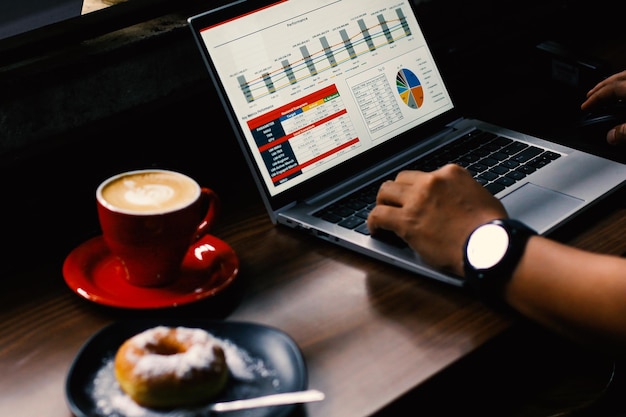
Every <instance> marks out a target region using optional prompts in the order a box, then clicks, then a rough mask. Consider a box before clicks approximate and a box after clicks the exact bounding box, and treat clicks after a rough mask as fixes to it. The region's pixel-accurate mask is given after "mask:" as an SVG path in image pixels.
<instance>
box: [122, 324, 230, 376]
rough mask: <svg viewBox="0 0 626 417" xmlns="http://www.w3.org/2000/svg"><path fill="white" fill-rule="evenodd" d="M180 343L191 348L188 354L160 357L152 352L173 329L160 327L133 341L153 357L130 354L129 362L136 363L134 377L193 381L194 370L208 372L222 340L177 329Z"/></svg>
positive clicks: (187, 329) (197, 330)
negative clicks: (168, 375) (158, 377)
mask: <svg viewBox="0 0 626 417" xmlns="http://www.w3.org/2000/svg"><path fill="white" fill-rule="evenodd" d="M174 331H175V335H176V339H177V341H178V342H179V343H180V344H181V345H186V346H189V348H188V349H187V350H186V351H185V352H180V353H174V354H168V355H164V354H160V353H158V352H151V350H153V349H154V348H155V347H156V346H157V345H158V343H159V341H160V340H162V339H163V338H164V337H165V336H166V335H167V334H168V333H169V332H171V329H170V328H168V327H165V326H158V327H155V328H152V329H149V330H146V331H144V332H142V333H139V334H138V335H136V336H134V337H132V338H131V343H132V344H133V345H134V346H136V347H137V348H138V349H141V350H142V351H147V352H149V353H146V354H143V355H137V354H136V351H135V350H129V351H128V355H127V359H128V360H129V361H131V362H132V363H134V364H135V365H134V374H135V375H137V376H139V377H142V378H150V377H154V376H159V375H166V374H173V375H176V376H177V377H178V378H181V379H185V378H188V377H191V376H192V374H193V371H194V370H202V369H208V368H209V367H210V366H211V365H212V363H213V361H214V359H215V355H214V353H213V346H214V345H215V344H218V340H217V339H215V338H214V337H213V336H211V335H210V334H209V333H207V332H206V331H204V330H201V329H190V328H185V327H177V328H175V329H174Z"/></svg>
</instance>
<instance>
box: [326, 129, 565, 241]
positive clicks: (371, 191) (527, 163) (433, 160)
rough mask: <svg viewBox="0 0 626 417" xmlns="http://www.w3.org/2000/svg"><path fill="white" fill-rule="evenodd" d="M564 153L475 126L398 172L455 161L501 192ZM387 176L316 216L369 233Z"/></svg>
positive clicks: (426, 168)
mask: <svg viewBox="0 0 626 417" xmlns="http://www.w3.org/2000/svg"><path fill="white" fill-rule="evenodd" d="M560 156H561V155H560V154H558V153H556V152H552V151H547V150H545V149H542V148H539V147H537V146H533V145H528V144H527V143H524V142H520V141H517V140H514V139H509V138H505V137H502V136H498V135H496V134H493V133H490V132H485V131H481V130H474V131H472V132H470V133H468V134H466V135H465V136H463V137H461V138H459V139H458V140H456V141H454V142H453V143H451V144H449V145H446V146H444V147H442V148H440V149H438V150H437V151H435V152H433V153H431V154H429V155H426V156H425V157H423V158H421V159H418V160H416V161H414V162H412V163H410V164H408V165H406V166H404V167H402V168H401V169H399V170H398V171H397V172H400V171H402V170H420V171H427V172H429V171H434V170H436V169H437V168H440V167H442V166H443V165H445V164H447V163H450V162H453V163H456V164H459V165H461V166H463V167H465V168H466V169H467V170H468V171H469V172H470V173H471V174H472V176H473V177H474V179H476V181H478V182H479V183H480V184H482V185H483V186H484V187H485V188H486V189H487V190H488V191H489V192H491V193H492V194H497V193H499V192H500V191H502V190H504V189H505V188H507V187H510V186H511V185H513V184H515V183H516V182H517V181H519V180H521V179H523V178H524V177H526V176H527V175H529V174H531V173H533V172H535V171H537V170H538V169H541V168H542V167H544V166H546V165H548V164H549V163H550V162H552V161H554V160H556V159H557V158H559V157H560ZM395 175H396V174H395V173H394V174H391V175H390V176H388V177H387V178H388V179H393V178H395ZM387 178H384V179H382V180H380V181H378V182H375V183H372V184H371V185H368V186H367V187H365V188H364V189H361V190H358V191H356V192H354V193H353V194H351V195H349V196H347V197H345V198H344V199H342V200H341V201H339V202H335V203H333V204H332V205H330V206H328V207H325V208H324V209H322V210H320V211H319V212H317V213H315V216H317V217H319V218H322V219H325V220H326V221H329V222H331V223H336V224H338V225H339V226H342V227H345V228H347V229H353V230H355V231H357V232H359V233H362V234H364V235H369V230H368V229H367V224H366V220H367V216H368V215H369V212H370V210H371V209H372V208H374V206H375V205H376V195H377V193H378V189H379V188H380V184H382V182H383V181H385V180H386V179H387ZM383 240H390V243H395V244H399V245H402V244H403V243H402V242H401V241H400V240H399V238H396V237H395V235H393V236H389V237H385V238H383Z"/></svg>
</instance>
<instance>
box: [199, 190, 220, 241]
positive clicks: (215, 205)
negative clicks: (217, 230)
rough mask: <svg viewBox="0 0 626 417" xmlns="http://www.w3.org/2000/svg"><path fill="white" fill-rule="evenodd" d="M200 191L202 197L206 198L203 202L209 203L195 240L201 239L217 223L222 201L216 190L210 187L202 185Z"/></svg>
mask: <svg viewBox="0 0 626 417" xmlns="http://www.w3.org/2000/svg"><path fill="white" fill-rule="evenodd" d="M200 193H201V194H202V196H201V198H203V199H204V200H206V201H205V202H203V203H204V204H207V211H206V214H205V215H204V218H203V219H202V221H201V222H200V224H199V225H198V228H197V229H196V233H195V240H198V239H200V238H201V237H202V236H204V235H205V234H207V233H208V232H209V230H210V229H211V228H212V227H213V224H214V223H215V219H216V217H217V215H218V213H219V210H220V207H221V202H220V199H219V197H218V196H217V194H216V193H215V191H213V190H212V189H210V188H207V187H202V188H201V189H200Z"/></svg>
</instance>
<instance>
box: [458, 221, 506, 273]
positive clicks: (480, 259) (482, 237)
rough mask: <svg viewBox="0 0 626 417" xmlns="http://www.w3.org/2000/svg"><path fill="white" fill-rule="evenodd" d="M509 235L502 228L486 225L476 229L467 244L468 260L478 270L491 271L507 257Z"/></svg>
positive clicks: (495, 225)
mask: <svg viewBox="0 0 626 417" xmlns="http://www.w3.org/2000/svg"><path fill="white" fill-rule="evenodd" d="M508 246H509V234H508V233H507V231H506V230H504V228H503V227H502V226H499V225H497V224H486V225H483V226H481V227H479V228H478V229H476V230H475V231H474V232H473V233H472V235H471V236H470V238H469V241H468V243H467V260H468V262H469V263H470V264H471V265H472V266H473V267H474V268H476V269H489V268H491V267H493V266H494V265H496V264H497V263H498V262H500V260H501V259H502V257H503V256H504V255H505V253H506V251H507V248H508Z"/></svg>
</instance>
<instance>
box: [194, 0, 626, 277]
mask: <svg viewBox="0 0 626 417" xmlns="http://www.w3.org/2000/svg"><path fill="white" fill-rule="evenodd" d="M188 23H189V27H190V28H191V30H192V33H193V35H194V39H195V41H196V43H197V45H198V47H199V49H200V51H201V54H202V57H203V59H204V62H205V64H206V67H207V68H208V72H209V74H210V77H211V79H212V81H213V83H214V84H215V87H216V90H217V93H218V95H219V97H220V99H221V101H222V103H223V105H224V108H225V110H226V114H227V116H228V119H229V122H230V124H231V125H232V128H233V130H234V132H235V136H236V138H237V140H238V141H239V144H240V146H241V149H242V151H243V154H244V156H245V159H246V161H247V164H248V165H249V167H250V171H251V173H252V175H253V177H254V180H255V182H256V185H257V187H258V189H259V192H260V194H261V196H262V198H263V201H264V204H265V206H266V208H267V211H268V213H269V217H270V218H271V220H272V222H273V223H274V224H277V225H284V226H286V227H290V228H293V229H298V230H301V231H303V232H305V233H307V234H311V235H314V236H317V237H319V238H321V239H324V240H326V241H329V242H332V243H334V244H337V245H340V246H342V247H345V248H348V249H350V250H354V251H357V252H359V253H361V254H365V255H367V256H371V257H373V258H375V259H378V260H380V261H384V262H388V263H390V264H392V265H395V266H398V267H400V268H403V269H406V270H409V271H413V272H415V273H417V274H419V275H422V276H426V277H430V278H434V279H437V280H440V281H443V282H446V283H449V284H453V285H458V286H462V285H463V279H462V278H461V277H458V276H454V275H450V274H447V273H443V272H441V271H437V270H435V269H433V268H431V267H430V266H428V265H427V264H426V263H425V262H424V261H423V260H422V259H421V258H420V256H419V254H417V253H415V252H414V251H413V250H411V249H410V248H409V247H408V246H407V245H405V244H401V243H398V242H397V241H394V240H393V239H381V238H374V237H372V236H370V235H369V232H368V230H367V226H366V224H365V219H366V217H367V213H368V210H369V209H368V207H371V206H372V204H373V203H374V200H375V195H376V191H377V189H378V186H379V184H380V183H381V182H382V181H383V180H385V179H387V178H393V177H394V176H395V173H396V172H397V171H399V170H401V169H422V170H432V169H435V168H437V167H438V166H441V165H443V164H444V163H446V162H456V163H459V164H462V165H463V166H465V167H467V169H469V170H470V172H472V173H473V174H474V176H475V178H476V179H477V181H480V182H481V183H482V184H483V185H484V186H485V187H486V188H487V189H489V190H490V191H491V192H492V193H493V194H494V195H495V196H496V197H497V198H499V199H500V200H501V201H502V202H503V204H504V206H505V207H506V209H507V210H508V212H509V214H510V216H511V217H513V218H516V219H519V220H520V221H523V222H524V223H526V224H528V225H529V226H530V227H532V228H534V229H535V230H537V231H538V232H539V233H541V234H546V233H549V232H551V231H553V230H555V229H556V228H557V227H560V226H562V225H563V224H564V223H565V222H567V221H568V220H570V219H572V218H573V217H574V216H575V215H577V214H578V213H580V212H581V211H583V210H585V209H588V208H589V207H591V206H592V205H593V204H595V203H596V202H598V201H599V200H600V199H601V198H604V197H606V196H608V195H609V194H611V193H612V192H614V191H616V190H618V189H619V188H620V187H621V186H622V185H623V184H624V182H625V180H626V166H625V165H623V164H620V163H618V162H613V161H610V160H607V159H603V158H600V157H597V156H594V155H591V154H588V153H584V152H581V151H578V150H574V149H571V148H568V147H566V146H562V145H559V144H556V143H552V142H549V141H547V140H543V139H540V138H537V137H533V136H529V135H525V134H522V133H519V132H516V131H513V130H510V129H506V128H503V127H500V126H496V125H493V124H490V123H486V122H484V121H480V120H475V119H470V118H464V117H462V115H460V114H459V110H458V109H457V108H456V107H455V104H454V101H453V99H452V94H451V91H450V87H449V85H448V84H447V83H446V79H445V78H444V76H443V73H442V71H441V70H440V68H439V67H438V65H437V57H436V56H433V51H432V50H431V49H430V48H429V44H428V43H427V41H426V38H425V35H424V33H423V31H422V29H421V26H420V22H419V18H418V16H417V15H416V13H415V10H414V7H413V4H412V2H411V1H410V0H318V1H309V0H281V1H277V0H274V1H267V0H266V1H263V0H239V1H235V2H233V3H230V4H227V5H224V6H221V7H217V8H215V9H213V10H210V11H207V12H205V13H201V14H199V15H196V16H192V17H190V18H189V19H188ZM460 151H465V152H466V154H465V155H456V153H458V152H460ZM467 151H469V153H468V154H467ZM442 153H443V154H444V156H441V155H440V154H442ZM489 153H492V154H489ZM448 158H450V159H448ZM368 187H369V189H367V188H368ZM345 199H348V202H347V204H343V202H342V201H343V200H345Z"/></svg>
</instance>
